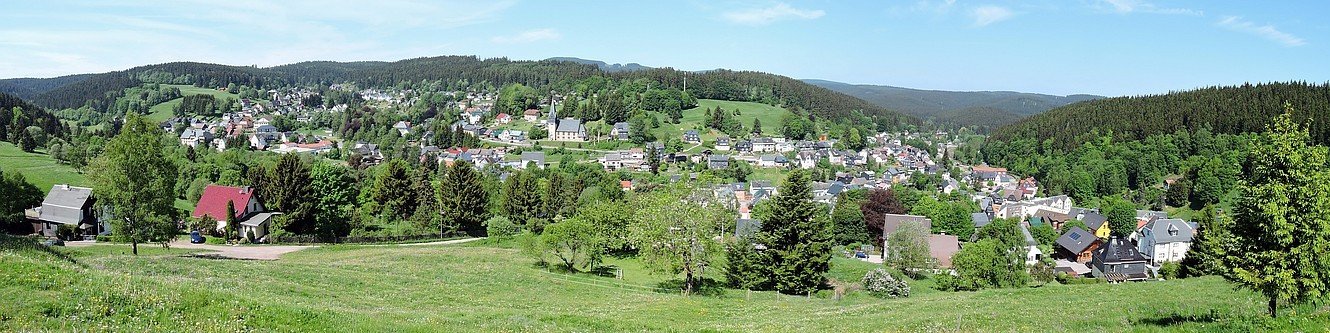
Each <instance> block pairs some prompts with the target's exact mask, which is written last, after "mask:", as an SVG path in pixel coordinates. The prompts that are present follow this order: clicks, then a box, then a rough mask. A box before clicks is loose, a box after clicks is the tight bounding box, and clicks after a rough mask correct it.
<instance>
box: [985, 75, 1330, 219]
mask: <svg viewBox="0 0 1330 333" xmlns="http://www.w3.org/2000/svg"><path fill="white" fill-rule="evenodd" d="M1286 108H1288V109H1291V110H1292V111H1291V112H1292V114H1293V115H1294V119H1298V120H1300V121H1302V122H1304V123H1308V124H1309V125H1310V126H1309V128H1310V129H1311V135H1312V138H1313V140H1316V141H1317V142H1319V143H1321V144H1326V143H1327V142H1330V127H1327V123H1328V122H1330V86H1327V85H1325V84H1320V85H1315V84H1307V83H1302V82H1294V83H1268V84H1259V85H1250V84H1249V85H1242V86H1237V87H1212V88H1205V89H1198V90H1193V91H1186V92H1176V93H1171V94H1165V95H1156V96H1140V97H1119V98H1110V99H1104V100H1097V101H1090V102H1084V103H1078V104H1073V105H1069V106H1066V107H1063V108H1059V109H1055V110H1052V111H1049V112H1046V113H1043V114H1040V115H1036V116H1033V117H1030V118H1027V119H1026V120H1022V121H1020V122H1018V123H1015V124H1012V125H1009V126H1006V127H1002V128H1000V129H998V130H997V131H996V132H995V133H994V135H993V136H992V137H990V138H989V140H988V141H987V142H986V143H985V144H984V147H983V149H982V150H983V155H984V160H985V161H986V162H988V163H989V164H992V165H1000V166H1004V167H1007V168H1008V169H1010V170H1011V171H1012V172H1014V173H1016V174H1019V175H1022V176H1034V177H1035V178H1037V179H1039V181H1040V183H1041V185H1042V187H1041V191H1046V193H1049V194H1068V195H1071V196H1072V197H1073V198H1075V199H1076V200H1077V201H1078V202H1091V203H1092V202H1095V201H1100V200H1101V199H1102V198H1104V197H1123V198H1127V199H1131V200H1133V201H1135V202H1136V203H1137V204H1138V205H1139V206H1141V207H1151V208H1162V207H1165V206H1172V207H1186V206H1189V207H1190V208H1192V209H1200V208H1202V207H1204V206H1207V205H1213V204H1222V203H1223V201H1224V198H1225V197H1228V196H1229V195H1230V193H1229V192H1230V191H1231V189H1232V188H1234V186H1236V181H1237V178H1238V176H1239V175H1240V174H1241V173H1242V170H1241V167H1240V165H1239V162H1240V161H1239V159H1240V157H1241V152H1243V151H1246V149H1247V146H1248V145H1249V143H1250V141H1251V133H1256V132H1260V131H1263V130H1265V127H1266V125H1267V124H1268V123H1269V121H1270V119H1274V118H1275V116H1276V115H1279V114H1281V113H1283V112H1284V110H1286ZM1089 206H1093V205H1089Z"/></svg>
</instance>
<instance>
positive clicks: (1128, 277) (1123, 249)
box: [1090, 236, 1150, 282]
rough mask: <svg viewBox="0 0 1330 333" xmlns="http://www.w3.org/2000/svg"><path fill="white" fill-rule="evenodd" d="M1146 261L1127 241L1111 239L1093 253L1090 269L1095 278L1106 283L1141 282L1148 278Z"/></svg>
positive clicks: (1116, 238)
mask: <svg viewBox="0 0 1330 333" xmlns="http://www.w3.org/2000/svg"><path fill="white" fill-rule="evenodd" d="M1146 265H1147V264H1146V259H1145V257H1144V256H1142V255H1141V253H1140V252H1139V251H1136V247H1135V246H1132V244H1131V243H1130V242H1127V240H1125V239H1122V238H1118V237H1116V236H1115V237H1113V239H1110V240H1109V241H1108V243H1107V244H1105V245H1104V246H1101V247H1100V248H1099V250H1096V251H1094V260H1093V263H1091V265H1090V267H1091V269H1092V270H1093V274H1094V276H1095V277H1097V278H1103V279H1106V280H1108V282H1122V281H1143V280H1145V279H1148V278H1150V275H1149V273H1147V272H1146V270H1147V269H1148V268H1147V267H1146Z"/></svg>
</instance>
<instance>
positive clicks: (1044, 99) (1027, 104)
mask: <svg viewBox="0 0 1330 333" xmlns="http://www.w3.org/2000/svg"><path fill="white" fill-rule="evenodd" d="M803 81H804V82H807V83H810V84H813V85H816V86H819V87H823V88H827V89H831V90H833V91H836V92H840V93H844V94H847V95H850V96H854V97H858V98H859V99H862V100H865V101H868V102H870V103H873V104H876V105H878V106H881V107H884V108H888V109H892V110H896V111H900V112H903V113H905V114H909V115H912V116H915V117H919V118H924V119H933V120H935V121H937V122H939V123H950V124H957V125H963V126H979V127H990V128H996V127H998V126H1001V125H1005V124H1009V123H1011V122H1014V121H1016V120H1018V119H1020V118H1022V117H1025V116H1029V115H1033V114H1038V113H1041V112H1044V111H1048V110H1050V109H1053V108H1056V107H1060V106H1064V105H1068V104H1072V103H1076V102H1082V101H1087V100H1094V99H1100V98H1104V97H1103V96H1095V95H1068V96H1056V95H1045V94H1033V93H1022V92H1013V91H941V90H921V89H910V88H901V87H892V86H878V85H866V84H849V83H841V82H834V81H826V80H803Z"/></svg>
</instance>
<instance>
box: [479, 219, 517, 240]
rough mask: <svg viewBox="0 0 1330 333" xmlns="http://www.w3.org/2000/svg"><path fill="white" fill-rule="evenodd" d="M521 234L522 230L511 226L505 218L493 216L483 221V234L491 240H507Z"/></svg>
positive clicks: (510, 221)
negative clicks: (491, 238)
mask: <svg viewBox="0 0 1330 333" xmlns="http://www.w3.org/2000/svg"><path fill="white" fill-rule="evenodd" d="M521 232H522V228H521V227H519V226H517V225H516V224H513V221H512V220H509V219H508V218H507V217H503V216H495V217H491V218H490V219H489V220H485V233H486V234H487V235H489V237H493V238H507V237H512V236H516V235H517V234H518V233H521Z"/></svg>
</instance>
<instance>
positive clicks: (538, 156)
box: [522, 151, 545, 165]
mask: <svg viewBox="0 0 1330 333" xmlns="http://www.w3.org/2000/svg"><path fill="white" fill-rule="evenodd" d="M529 161H535V162H536V164H537V165H545V152H540V151H528V152H522V162H524V163H525V162H529Z"/></svg>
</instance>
